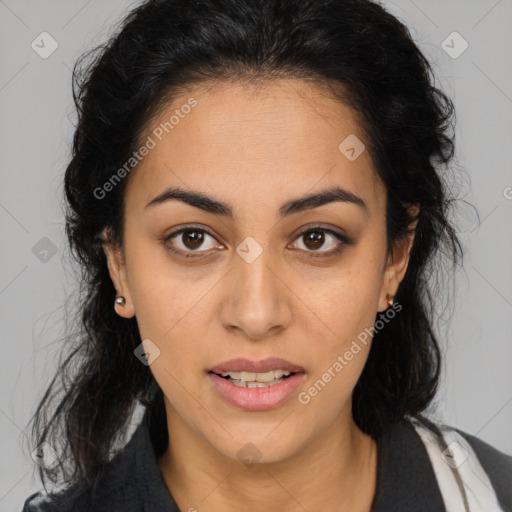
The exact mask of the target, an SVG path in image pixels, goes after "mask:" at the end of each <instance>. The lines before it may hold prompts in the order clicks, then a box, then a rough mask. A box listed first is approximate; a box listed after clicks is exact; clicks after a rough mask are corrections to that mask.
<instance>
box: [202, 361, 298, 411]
mask: <svg viewBox="0 0 512 512" xmlns="http://www.w3.org/2000/svg"><path fill="white" fill-rule="evenodd" d="M304 376H305V370H304V368H302V367H301V366H299V365H297V364H293V363H291V362H289V361H286V360H284V359H280V358H269V359H265V360H263V361H250V360H248V359H233V360H231V361H227V362H225V363H222V364H220V365H217V366H215V367H214V368H212V369H211V370H210V371H209V372H208V377H209V378H210V381H211V382H212V383H213V385H214V388H215V390H216V391H217V393H218V394H219V395H220V396H221V397H222V398H223V399H224V400H225V401H226V402H228V403H229V404H231V405H234V406H236V407H238V408H241V409H245V410H251V411H261V410H267V409H272V408H275V407H277V406H279V405H281V404H282V403H284V402H286V401H287V400H288V399H289V398H290V397H291V396H292V394H293V393H294V391H295V390H296V389H297V387H298V386H299V385H300V383H301V382H302V380H303V378H304Z"/></svg>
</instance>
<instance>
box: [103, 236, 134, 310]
mask: <svg viewBox="0 0 512 512" xmlns="http://www.w3.org/2000/svg"><path fill="white" fill-rule="evenodd" d="M101 238H102V240H103V250H104V251H105V256H106V259H107V266H108V272H109V274H110V278H111V279H112V283H113V284H114V288H115V289H116V296H119V295H122V296H123V297H124V298H125V299H126V302H125V304H124V305H123V304H116V303H114V304H113V306H114V309H115V311H116V313H117V314H118V315H119V316H122V317H124V318H131V317H133V316H134V315H135V310H134V307H133V302H132V299H131V295H130V289H129V286H128V280H127V277H126V263H125V259H124V251H123V249H122V247H121V246H119V245H117V244H115V243H114V242H113V241H112V238H111V236H110V230H109V228H105V229H104V230H103V233H102V235H101Z"/></svg>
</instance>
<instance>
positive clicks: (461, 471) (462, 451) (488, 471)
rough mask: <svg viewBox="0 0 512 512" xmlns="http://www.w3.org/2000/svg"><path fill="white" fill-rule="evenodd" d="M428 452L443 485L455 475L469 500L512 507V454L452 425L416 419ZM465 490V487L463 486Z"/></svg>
mask: <svg viewBox="0 0 512 512" xmlns="http://www.w3.org/2000/svg"><path fill="white" fill-rule="evenodd" d="M413 426H414V428H415V430H416V433H417V434H418V435H419V436H420V438H422V441H423V443H424V445H425V447H426V449H427V451H428V453H429V457H430V462H431V464H432V466H433V468H434V471H435V473H436V477H437V480H438V484H439V486H440V488H441V489H445V490H446V489H447V488H448V487H449V485H448V481H449V480H451V479H452V478H454V479H455V480H457V481H458V482H459V484H460V486H462V487H464V488H465V490H466V493H467V494H468V496H469V495H471V496H472V497H468V499H469V501H471V500H475V503H477V502H478V503H486V504H487V505H486V506H487V508H485V507H483V509H486V510H500V508H499V507H500V506H501V507H505V510H507V511H508V510H512V456H511V455H508V454H505V453H503V452H501V451H499V450H497V449H496V448H494V447H493V446H491V445H490V444H488V443H486V442H484V441H482V440H481V439H479V438H477V437H476V436H473V435H471V434H468V433H466V432H463V431H462V430H459V429H457V428H455V427H452V426H447V425H442V424H434V423H432V422H428V421H427V422H417V421H413ZM461 490H462V492H463V493H464V489H461Z"/></svg>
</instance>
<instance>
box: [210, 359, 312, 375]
mask: <svg viewBox="0 0 512 512" xmlns="http://www.w3.org/2000/svg"><path fill="white" fill-rule="evenodd" d="M270 370H284V371H287V372H291V373H299V372H303V371H304V368H302V366H299V365H298V364H294V363H291V362H290V361H286V360H285V359H281V358H280V357H269V358H267V359H262V360H260V361H251V360H250V359H244V358H237V359H230V360H229V361H225V362H224V363H220V364H218V365H217V366H214V367H213V368H211V369H210V372H213V373H222V372H251V373H264V372H268V371H270Z"/></svg>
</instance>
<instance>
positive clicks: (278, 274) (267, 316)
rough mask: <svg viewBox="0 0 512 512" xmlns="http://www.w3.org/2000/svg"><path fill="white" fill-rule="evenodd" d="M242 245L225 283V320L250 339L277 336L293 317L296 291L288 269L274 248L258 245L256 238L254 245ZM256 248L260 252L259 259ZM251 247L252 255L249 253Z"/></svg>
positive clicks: (227, 325)
mask: <svg viewBox="0 0 512 512" xmlns="http://www.w3.org/2000/svg"><path fill="white" fill-rule="evenodd" d="M258 245H259V244H258ZM238 249H239V251H237V254H236V255H234V258H233V268H232V270H231V271H230V272H229V273H228V275H227V276H226V282H225V283H224V286H225V293H224V295H223V298H224V300H223V302H222V307H221V321H222V323H223V325H224V327H225V329H226V330H228V331H230V332H233V333H236V334H238V335H241V336H244V337H246V338H248V339H250V340H263V339H266V338H268V337H271V336H275V335H276V334H278V333H279V332H281V331H283V330H284V329H286V328H287V327H288V326H289V324H290V321H291V318H292V311H291V301H292V295H293V293H292V292H291V291H290V288H289V286H287V283H286V276H285V275H284V270H283V269H282V268H281V267H280V266H279V264H278V261H277V259H276V258H273V257H272V251H271V250H269V249H265V250H263V248H262V247H261V246H260V248H259V249H258V247H257V246H256V244H254V241H253V242H252V245H251V242H249V245H246V246H244V245H243V244H240V246H239V248H238ZM244 249H246V251H245V252H244ZM254 250H257V251H258V252H259V253H260V254H259V255H258V256H257V257H256V258H255V259H253V258H254ZM251 251H252V257H246V255H248V254H251Z"/></svg>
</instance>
